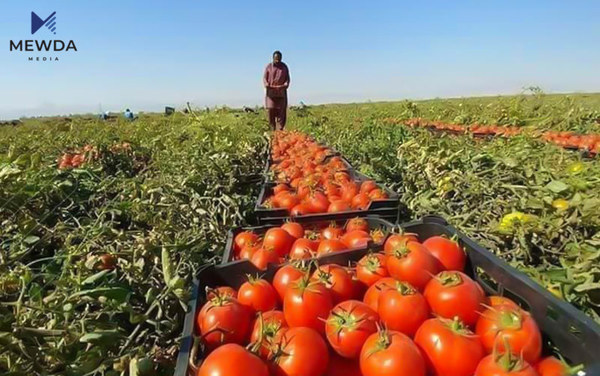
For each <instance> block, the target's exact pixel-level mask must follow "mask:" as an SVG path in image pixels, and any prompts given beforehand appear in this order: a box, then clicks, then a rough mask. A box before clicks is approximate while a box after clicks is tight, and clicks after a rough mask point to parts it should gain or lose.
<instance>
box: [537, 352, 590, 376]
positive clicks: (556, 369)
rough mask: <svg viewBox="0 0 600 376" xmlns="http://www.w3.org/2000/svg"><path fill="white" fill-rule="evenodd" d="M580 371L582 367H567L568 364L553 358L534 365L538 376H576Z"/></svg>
mask: <svg viewBox="0 0 600 376" xmlns="http://www.w3.org/2000/svg"><path fill="white" fill-rule="evenodd" d="M582 369H583V365H580V366H576V367H569V365H568V364H566V363H565V362H563V361H561V360H559V359H557V358H555V357H553V356H548V357H546V358H544V359H542V360H540V361H539V362H538V363H537V364H536V365H535V370H536V372H537V373H538V375H539V376H571V375H576V374H577V372H578V371H580V370H582Z"/></svg>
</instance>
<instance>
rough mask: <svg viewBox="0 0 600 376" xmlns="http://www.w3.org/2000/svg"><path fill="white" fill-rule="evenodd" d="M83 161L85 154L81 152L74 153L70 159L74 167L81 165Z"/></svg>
mask: <svg viewBox="0 0 600 376" xmlns="http://www.w3.org/2000/svg"><path fill="white" fill-rule="evenodd" d="M83 162H85V155H83V154H75V155H74V156H73V159H71V165H72V166H73V167H75V168H77V167H79V166H81V165H82V164H83Z"/></svg>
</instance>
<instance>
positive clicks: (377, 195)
mask: <svg viewBox="0 0 600 376" xmlns="http://www.w3.org/2000/svg"><path fill="white" fill-rule="evenodd" d="M387 198H389V196H388V194H387V193H386V192H385V191H384V190H383V189H381V188H377V189H373V190H372V191H371V192H369V199H371V200H372V201H377V200H385V199H387Z"/></svg>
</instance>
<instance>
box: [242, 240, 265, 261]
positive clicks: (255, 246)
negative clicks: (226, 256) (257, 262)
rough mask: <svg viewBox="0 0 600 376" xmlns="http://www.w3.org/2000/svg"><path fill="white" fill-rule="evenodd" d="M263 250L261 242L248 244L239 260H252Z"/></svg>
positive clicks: (243, 248)
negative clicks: (257, 252)
mask: <svg viewBox="0 0 600 376" xmlns="http://www.w3.org/2000/svg"><path fill="white" fill-rule="evenodd" d="M260 248H261V245H260V243H259V242H257V243H247V244H245V245H244V246H243V247H242V250H241V251H240V253H239V254H238V256H237V258H238V259H239V260H250V259H252V256H253V255H254V254H255V253H256V251H258V250H259V249H260Z"/></svg>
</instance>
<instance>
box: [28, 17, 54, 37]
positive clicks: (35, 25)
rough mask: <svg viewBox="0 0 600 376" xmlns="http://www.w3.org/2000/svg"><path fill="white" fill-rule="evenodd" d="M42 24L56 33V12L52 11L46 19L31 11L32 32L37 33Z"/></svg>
mask: <svg viewBox="0 0 600 376" xmlns="http://www.w3.org/2000/svg"><path fill="white" fill-rule="evenodd" d="M42 26H46V27H47V28H48V30H50V31H51V32H53V33H54V34H56V12H52V14H51V15H49V16H48V18H46V19H45V20H42V19H41V18H40V17H39V16H38V15H37V14H35V12H31V34H32V35H33V34H35V33H36V32H37V31H38V30H39V29H40V28H41V27H42Z"/></svg>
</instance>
